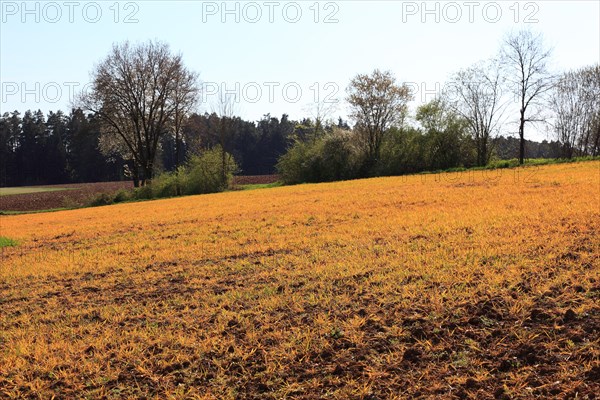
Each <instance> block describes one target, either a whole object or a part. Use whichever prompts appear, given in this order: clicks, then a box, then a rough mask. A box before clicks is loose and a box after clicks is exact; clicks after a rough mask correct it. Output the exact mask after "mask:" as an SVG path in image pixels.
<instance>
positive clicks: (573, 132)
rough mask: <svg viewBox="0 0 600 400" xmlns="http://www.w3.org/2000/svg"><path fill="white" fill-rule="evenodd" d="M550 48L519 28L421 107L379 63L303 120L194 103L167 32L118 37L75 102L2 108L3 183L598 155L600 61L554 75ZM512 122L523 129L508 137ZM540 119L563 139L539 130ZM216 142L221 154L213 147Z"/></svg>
mask: <svg viewBox="0 0 600 400" xmlns="http://www.w3.org/2000/svg"><path fill="white" fill-rule="evenodd" d="M550 57H551V50H549V49H548V48H547V47H545V45H544V43H543V39H542V37H541V36H540V35H535V34H533V33H532V32H531V31H521V32H517V33H511V34H509V35H507V36H506V37H505V39H504V42H503V44H502V46H501V49H500V51H499V52H498V56H496V57H494V58H492V59H490V60H484V61H482V62H479V63H477V64H475V65H473V66H470V67H467V68H464V69H462V70H459V71H457V72H455V73H454V74H452V76H451V79H450V80H451V83H452V84H451V85H448V87H449V88H448V90H445V91H444V92H443V93H440V95H439V96H438V97H437V98H436V99H434V100H433V101H431V102H429V103H427V104H424V105H422V106H420V107H419V108H418V109H417V110H416V113H414V115H411V114H410V113H409V108H408V104H409V102H411V101H412V100H413V96H414V94H413V92H412V91H411V89H410V87H409V86H407V85H406V84H399V83H397V82H396V79H395V77H394V75H393V73H391V72H389V71H379V70H374V71H373V72H372V73H370V74H358V75H356V76H355V77H354V78H353V79H352V80H351V82H350V84H349V85H348V88H347V97H346V99H345V100H346V102H347V104H348V105H349V107H350V114H349V117H350V121H348V122H346V121H343V120H341V119H339V120H338V121H333V120H331V119H330V117H331V112H330V110H329V109H328V107H327V105H326V104H316V107H317V113H316V116H314V118H306V119H303V120H300V121H292V120H290V119H289V118H288V116H287V115H283V116H282V117H281V118H276V117H272V116H270V115H268V114H267V115H265V116H264V117H263V118H262V119H261V120H259V121H245V120H243V119H242V118H240V117H238V116H236V115H235V113H234V107H233V101H234V100H235V99H231V98H227V97H221V98H220V99H219V102H218V104H217V105H216V107H215V110H214V111H213V112H211V113H204V114H200V113H197V112H196V111H195V110H197V108H198V102H199V93H200V85H199V82H198V75H197V74H196V73H195V72H193V71H191V70H189V69H188V68H187V67H186V66H185V65H184V63H183V60H182V56H181V55H180V54H174V53H172V52H171V50H170V48H169V46H168V45H167V44H165V43H162V42H158V41H149V42H146V43H141V44H136V45H132V44H130V43H129V42H125V43H121V44H115V45H114V46H113V48H112V50H111V52H110V53H109V54H108V55H107V56H106V57H105V58H104V59H103V60H102V61H101V62H100V63H98V64H97V65H96V67H95V68H94V70H93V71H92V74H91V75H92V82H91V90H88V91H87V92H85V93H81V95H80V96H79V97H78V99H77V100H76V102H75V104H74V108H73V110H72V111H71V112H70V113H69V114H65V113H63V112H61V111H57V112H50V113H49V114H48V115H47V116H45V115H44V114H43V113H42V112H41V111H37V112H33V111H27V112H25V114H23V116H21V114H19V112H17V111H15V112H13V113H10V114H9V113H5V114H4V115H3V116H1V117H0V156H1V160H0V185H2V186H15V185H27V184H53V183H67V182H94V181H106V180H119V179H131V180H133V182H134V184H135V186H145V185H148V184H149V183H151V182H152V180H153V178H154V176H155V175H156V174H157V173H160V172H161V171H167V172H168V171H174V172H175V174H177V171H178V168H179V167H182V166H185V164H186V163H188V162H189V161H190V160H191V159H192V158H193V157H196V158H195V159H196V161H197V160H201V159H206V160H208V159H210V160H212V161H211V162H213V163H214V162H217V161H216V160H217V158H218V159H219V161H218V162H219V164H220V165H221V170H222V177H221V178H222V179H221V181H225V178H226V176H225V174H226V171H230V170H231V168H230V165H232V162H233V161H235V163H236V165H237V169H238V171H240V172H241V173H243V174H246V175H258V174H271V173H275V172H278V173H280V174H281V176H282V177H283V179H284V181H286V182H288V183H293V182H306V181H323V180H336V179H350V178H357V177H367V176H375V175H394V174H402V173H411V172H418V171H424V170H440V169H448V168H458V167H470V166H485V165H486V164H488V163H489V162H490V160H491V159H492V158H493V157H500V158H507V157H510V158H513V157H516V158H518V160H519V162H520V163H521V164H522V163H523V162H524V160H525V158H526V157H530V158H531V157H537V156H544V157H568V158H570V157H573V156H578V155H594V156H597V155H599V154H600V66H599V65H593V66H589V67H585V68H581V69H579V70H576V71H569V72H566V73H563V74H561V75H554V74H551V73H550V71H549V61H550ZM511 107H512V109H511ZM510 122H514V125H512V126H514V129H515V130H514V134H515V135H516V136H517V137H516V138H502V136H501V134H502V133H504V134H506V132H507V127H510V126H511V125H510ZM533 124H538V125H539V126H540V127H545V128H546V129H547V130H548V132H550V133H551V134H552V136H553V139H554V141H552V142H547V141H545V142H544V143H541V144H536V143H533V142H531V141H528V140H527V134H526V130H527V127H528V126H530V125H533ZM538 129H539V128H538ZM509 136H510V135H509ZM210 149H218V151H219V152H220V157H213V156H211V157H205V158H202V157H201V156H202V154H203V152H205V151H207V150H210ZM189 169H193V168H191V167H190V168H189Z"/></svg>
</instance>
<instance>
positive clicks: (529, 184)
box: [0, 162, 600, 399]
mask: <svg viewBox="0 0 600 400" xmlns="http://www.w3.org/2000/svg"><path fill="white" fill-rule="evenodd" d="M0 224H1V228H0V236H5V237H8V238H10V239H13V240H16V241H17V242H18V246H16V247H6V248H4V249H2V261H1V267H0V397H7V398H22V397H25V398H27V397H29V398H38V397H40V398H52V397H53V396H56V398H80V397H81V398H83V397H86V396H87V397H88V398H161V399H163V398H200V399H213V398H214V399H217V398H218V399H281V398H294V399H316V398H331V399H395V398H415V397H430V398H472V399H488V398H490V399H491V398H497V399H508V398H550V397H559V398H578V399H585V398H588V399H592V398H597V397H594V396H597V395H598V393H600V260H599V255H600V235H598V232H600V163H599V162H587V163H580V164H562V165H554V166H545V167H539V168H527V169H524V170H502V171H498V172H493V171H492V172H486V173H484V172H469V173H463V174H444V175H423V176H411V177H407V178H381V179H371V180H364V181H354V182H342V183H334V184H321V185H306V186H296V187H282V188H275V189H265V190H255V191H246V192H231V193H224V194H217V195H206V196H196V197H187V198H179V199H172V200H164V201H153V202H144V203H138V204H123V205H118V206H110V207H102V208H94V209H81V210H73V211H65V212H57V213H50V214H36V215H22V216H0Z"/></svg>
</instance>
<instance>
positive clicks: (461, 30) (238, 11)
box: [0, 0, 600, 120]
mask: <svg viewBox="0 0 600 400" xmlns="http://www.w3.org/2000/svg"><path fill="white" fill-rule="evenodd" d="M1 3H2V21H1V23H2V25H1V28H0V29H1V31H0V36H1V39H0V46H1V48H0V53H1V54H0V80H1V82H2V93H1V97H2V99H1V100H2V104H1V108H2V110H1V111H2V112H4V111H12V110H14V109H18V110H20V111H24V110H26V109H38V108H40V109H42V110H43V111H47V110H56V109H63V110H65V111H67V110H68V109H69V102H70V96H69V92H70V88H73V87H75V86H78V87H79V88H81V87H83V85H85V84H86V83H87V82H88V81H89V72H90V70H91V69H92V67H93V66H94V64H95V63H96V62H98V61H100V60H101V59H102V58H103V57H105V56H106V54H107V53H108V51H109V49H110V47H111V45H112V44H113V43H114V42H121V41H124V40H130V41H134V42H135V41H145V40H148V39H159V40H162V41H165V42H167V43H169V44H170V46H171V48H172V49H173V50H174V51H176V52H181V53H182V54H183V57H184V60H185V63H186V65H187V66H188V67H189V68H190V69H193V70H195V71H197V72H198V73H199V74H200V77H201V79H202V80H203V81H205V82H207V83H208V86H207V89H208V90H207V93H208V94H207V95H206V96H205V99H204V100H205V103H204V104H203V106H202V108H201V110H200V111H205V110H206V111H210V109H211V107H210V104H209V103H211V102H213V103H214V100H215V96H211V95H210V92H211V90H213V89H214V87H215V84H222V83H225V85H226V87H227V88H228V89H230V90H232V91H234V92H237V93H239V95H240V102H239V104H238V106H237V110H238V113H239V114H241V115H242V116H243V117H244V118H247V119H251V120H256V119H259V118H260V117H261V116H262V115H263V114H266V113H271V114H272V115H276V116H279V115H281V114H282V113H284V112H285V113H288V114H290V116H291V117H292V118H300V117H302V116H305V115H307V114H308V112H307V107H309V105H310V103H314V101H315V94H316V92H317V88H319V90H318V92H319V94H320V97H321V99H324V98H325V96H326V95H329V94H334V95H335V94H337V95H336V96H334V97H338V98H340V99H343V97H344V90H345V87H346V86H347V84H348V82H349V80H350V79H351V77H352V76H354V75H355V74H357V73H367V72H370V71H372V70H373V69H374V68H380V69H384V70H391V71H392V72H394V74H395V75H396V77H397V78H398V80H400V81H406V82H414V83H416V84H417V86H418V87H421V88H423V89H426V90H434V89H435V87H436V83H439V84H443V83H444V82H445V81H447V80H448V78H449V75H450V74H451V73H452V72H454V71H456V70H458V69H460V68H463V67H467V66H469V65H471V64H472V63H474V62H476V61H478V60H481V59H484V58H487V57H490V56H493V55H495V54H496V53H497V51H498V48H499V46H500V42H501V40H502V38H503V36H504V35H505V34H506V33H507V32H509V31H511V30H518V29H521V28H522V27H524V26H529V27H531V28H532V29H533V30H535V31H538V32H541V33H543V34H544V36H545V39H546V42H547V44H548V45H549V46H552V47H553V48H554V56H553V67H554V68H555V70H557V71H559V70H564V69H570V68H578V67H581V66H585V65H590V64H593V63H597V62H599V61H600V26H599V24H600V23H599V21H600V6H599V4H600V2H599V1H534V2H531V1H519V2H516V1H498V2H492V1H480V2H476V1H474V2H467V1H464V2H463V1H456V2H435V1H427V2H422V1H416V2H412V1H335V2H327V1H321V2H316V1H299V2H289V1H273V2H268V1H267V2H263V1H257V2H232V1H228V2H227V3H226V7H227V9H228V10H230V11H232V12H231V13H229V14H223V11H224V10H225V9H224V6H223V5H224V4H225V3H224V2H221V1H218V2H207V1H156V0H154V1H135V2H126V1H122V2H115V1H107V2H89V1H74V2H70V3H69V2H63V1H57V2H45V1H42V2H36V1H28V2H25V3H24V2H22V1H15V2H13V1H2V2H1ZM23 4H26V6H25V7H24V6H23ZM25 8H26V10H25ZM98 10H100V11H101V15H99V16H97V11H98ZM117 10H118V14H117ZM298 10H300V11H301V16H299V17H297V12H298ZM316 10H318V11H319V12H318V15H317V13H316ZM259 11H260V13H261V18H260V19H259V18H258V12H259ZM426 11H428V12H429V13H425V12H426ZM498 11H500V14H498ZM517 11H518V13H517ZM459 12H460V15H459ZM128 16H129V19H130V23H125V19H126V17H128ZM327 17H329V18H328V20H329V22H330V23H325V19H326V18H327ZM528 17H529V22H530V23H526V21H525V20H526V19H527V18H528ZM223 18H225V21H223ZM236 18H237V19H239V22H236V21H235V20H236ZM36 19H38V21H36ZM96 19H97V22H94V20H96ZM270 19H272V20H273V21H270ZM294 19H299V20H298V22H295V23H293V22H292V21H293V20H294ZM315 19H316V20H317V21H316V22H315ZM423 19H424V20H423ZM436 19H438V21H436ZM470 19H472V20H470ZM253 20H258V21H257V22H254V23H253V22H252V21H253ZM53 21H54V22H53ZM452 21H455V22H452ZM315 83H316V84H317V85H316V86H315ZM236 85H239V89H237V88H238V86H236ZM284 88H285V89H286V90H287V92H286V91H285V90H284ZM298 88H299V89H300V90H301V94H302V96H301V97H300V98H297V97H298V96H297V95H296V92H297V90H298ZM259 90H260V93H259V92H258V91H259ZM59 91H60V93H59ZM416 95H417V96H416V99H415V102H414V103H413V107H414V106H416V105H418V104H421V103H422V102H423V101H427V100H431V98H432V95H425V94H424V93H423V92H421V93H417V94H416ZM346 113H347V112H346V108H345V106H344V104H343V103H341V104H340V106H339V110H338V112H336V116H337V115H341V116H345V115H346Z"/></svg>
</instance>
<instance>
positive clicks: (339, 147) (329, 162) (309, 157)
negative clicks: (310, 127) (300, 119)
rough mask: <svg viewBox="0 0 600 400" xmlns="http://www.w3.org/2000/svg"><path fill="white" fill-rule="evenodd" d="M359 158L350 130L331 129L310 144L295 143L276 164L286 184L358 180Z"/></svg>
mask: <svg viewBox="0 0 600 400" xmlns="http://www.w3.org/2000/svg"><path fill="white" fill-rule="evenodd" d="M361 163H362V155H361V152H360V150H359V149H358V147H357V146H356V144H355V141H354V138H353V136H352V133H351V132H350V131H344V130H341V129H334V130H333V131H332V132H330V133H326V134H325V135H324V136H323V137H320V138H316V139H314V140H311V141H306V142H304V141H299V140H297V141H296V142H295V143H294V145H293V146H292V147H291V148H290V149H289V150H288V152H287V153H286V154H285V155H283V156H282V157H281V158H280V159H279V162H278V164H277V170H278V172H279V174H280V176H281V180H282V182H283V183H286V184H297V183H309V182H331V181H336V180H345V179H353V178H356V177H358V173H359V168H360V165H361Z"/></svg>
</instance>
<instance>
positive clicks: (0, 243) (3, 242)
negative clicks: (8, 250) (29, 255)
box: [0, 236, 18, 248]
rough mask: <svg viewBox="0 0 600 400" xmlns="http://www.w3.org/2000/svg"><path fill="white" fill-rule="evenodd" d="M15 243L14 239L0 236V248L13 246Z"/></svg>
mask: <svg viewBox="0 0 600 400" xmlns="http://www.w3.org/2000/svg"><path fill="white" fill-rule="evenodd" d="M17 244H18V243H17V241H15V240H12V239H10V238H7V237H4V236H0V248H3V247H14V246H16V245H17Z"/></svg>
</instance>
